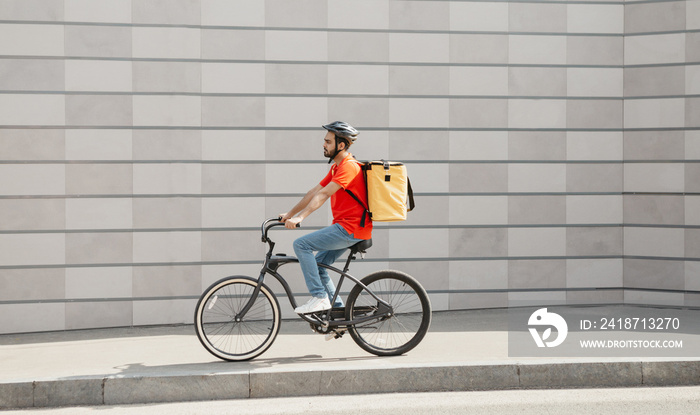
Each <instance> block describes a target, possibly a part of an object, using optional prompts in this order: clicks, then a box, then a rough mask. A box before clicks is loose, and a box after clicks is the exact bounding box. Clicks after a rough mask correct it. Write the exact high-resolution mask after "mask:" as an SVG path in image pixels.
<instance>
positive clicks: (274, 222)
mask: <svg viewBox="0 0 700 415" xmlns="http://www.w3.org/2000/svg"><path fill="white" fill-rule="evenodd" d="M281 219H282V217H281V216H278V217H276V218H270V219H267V220H265V221H264V222H263V223H262V226H261V227H260V232H261V233H262V241H263V242H269V239H268V238H267V232H268V231H269V230H270V229H272V228H274V227H275V226H284V222H280V220H281ZM296 227H297V228H300V227H301V224H300V223H297V226H296Z"/></svg>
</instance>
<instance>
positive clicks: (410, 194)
mask: <svg viewBox="0 0 700 415" xmlns="http://www.w3.org/2000/svg"><path fill="white" fill-rule="evenodd" d="M406 180H407V181H408V211H409V212H410V211H412V210H413V208H415V207H416V201H415V200H413V188H412V187H411V179H409V178H408V177H406Z"/></svg>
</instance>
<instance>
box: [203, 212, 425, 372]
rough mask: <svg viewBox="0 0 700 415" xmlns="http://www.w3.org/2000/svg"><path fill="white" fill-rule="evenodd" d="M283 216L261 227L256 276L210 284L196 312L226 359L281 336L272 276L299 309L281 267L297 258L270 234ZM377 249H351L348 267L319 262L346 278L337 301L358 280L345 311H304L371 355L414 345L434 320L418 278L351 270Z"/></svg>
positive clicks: (252, 352) (317, 327) (318, 326)
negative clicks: (264, 247) (262, 249)
mask: <svg viewBox="0 0 700 415" xmlns="http://www.w3.org/2000/svg"><path fill="white" fill-rule="evenodd" d="M279 220H280V218H275V219H267V220H265V221H264V222H263V223H262V225H261V228H260V229H261V233H262V242H263V243H267V244H268V246H269V249H268V251H267V254H266V255H265V262H264V264H263V267H262V269H261V270H260V275H259V277H258V279H257V280H256V279H254V278H250V277H247V276H230V277H226V278H223V279H221V280H219V281H217V282H215V283H214V284H212V285H211V286H210V287H209V288H207V289H206V290H205V291H204V293H202V295H201V297H200V298H199V301H198V302H197V306H196V308H195V314H194V322H195V330H196V332H197V337H198V338H199V341H200V342H201V343H202V345H203V346H204V348H205V349H207V351H209V352H210V353H211V354H213V355H214V356H216V357H218V358H220V359H223V360H228V361H243V360H250V359H254V358H255V357H258V356H260V355H261V354H263V353H264V352H265V351H267V350H268V349H269V348H270V346H271V345H272V343H273V342H274V341H275V338H276V337H277V333H278V332H279V329H280V324H281V312H280V305H279V302H278V301H277V297H276V296H275V294H274V293H273V292H272V290H270V289H269V288H268V286H267V285H265V282H264V281H265V277H266V276H267V275H270V276H272V277H273V278H275V279H276V280H277V281H279V282H280V284H281V285H282V287H283V288H284V291H285V293H286V295H287V297H288V298H289V301H290V303H291V305H292V307H293V308H296V307H297V303H296V300H295V298H294V294H293V293H292V291H291V289H290V287H289V284H288V283H287V281H286V280H285V279H284V277H283V276H282V275H281V274H280V273H279V272H278V271H279V269H280V268H281V267H282V266H284V265H287V264H292V263H298V262H299V260H298V259H297V258H295V257H293V256H287V255H285V254H273V251H274V248H275V242H273V241H272V240H271V239H270V238H269V237H268V232H269V231H270V229H272V228H274V227H276V226H284V223H282V222H280V221H279ZM371 246H372V240H371V239H368V240H366V241H362V242H359V243H357V244H355V245H353V246H351V247H350V254H349V255H348V258H347V260H346V262H345V266H344V268H343V269H342V270H341V269H338V268H335V267H333V266H330V265H325V264H319V265H320V266H322V267H324V268H325V269H327V270H328V271H331V272H334V273H336V274H338V275H340V278H339V281H338V284H337V286H336V291H335V294H334V295H333V298H332V299H331V304H334V303H335V300H336V298H337V297H338V296H339V295H340V289H341V287H342V285H343V282H344V281H345V280H346V279H349V280H351V281H352V282H354V283H355V285H354V286H353V288H352V289H351V290H350V293H349V294H348V296H347V301H346V305H345V307H344V308H332V309H331V310H326V311H321V312H317V313H312V314H303V315H299V316H300V317H301V318H302V319H303V320H305V321H307V322H308V323H309V324H310V325H311V328H312V330H313V331H315V332H317V333H320V334H325V335H329V336H333V337H336V338H338V337H340V336H342V335H343V334H344V333H345V332H346V331H347V332H349V333H350V336H351V337H352V339H353V340H354V341H355V343H357V345H358V346H360V347H361V348H362V349H364V350H365V351H367V352H369V353H372V354H375V355H377V356H396V355H401V354H404V353H406V352H408V351H410V350H412V349H413V348H414V347H416V346H417V345H418V344H419V343H420V342H421V340H423V338H424V337H425V335H426V333H427V332H428V328H429V327H430V321H431V318H432V310H431V305H430V299H429V298H428V294H427V292H426V291H425V289H424V288H423V287H422V286H421V284H420V283H419V282H418V281H416V280H415V279H414V278H413V277H411V276H410V275H408V274H406V273H403V272H400V271H394V270H386V271H378V272H374V273H371V274H369V275H367V276H366V277H364V278H363V279H362V280H360V279H358V278H356V277H354V276H352V275H350V274H349V273H348V270H349V269H350V263H351V262H352V261H353V260H355V259H356V256H357V254H360V255H361V256H363V257H364V254H365V253H366V252H367V249H369V248H370V247H371Z"/></svg>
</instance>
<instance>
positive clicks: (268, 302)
mask: <svg viewBox="0 0 700 415" xmlns="http://www.w3.org/2000/svg"><path fill="white" fill-rule="evenodd" d="M257 285H258V282H257V281H256V280H254V279H252V278H248V277H228V278H224V279H222V280H219V281H217V282H215V283H214V284H212V285H211V286H210V287H209V288H207V290H206V291H204V294H202V296H201V297H200V299H199V302H197V307H196V308H195V314H194V326H195V330H196V332H197V337H199V341H200V342H201V343H202V345H203V346H204V348H206V349H207V350H208V351H209V352H210V353H211V354H213V355H214V356H216V357H218V358H220V359H223V360H229V361H240V360H250V359H253V358H255V357H257V356H260V355H261V354H262V353H264V352H265V351H266V350H267V349H268V348H269V347H270V346H271V345H272V343H273V342H274V341H275V338H276V337H277V333H278V332H279V329H280V307H279V303H278V302H277V298H276V297H275V295H274V294H273V293H272V291H270V289H269V288H267V286H266V285H264V284H263V285H261V286H260V292H259V293H258V295H257V296H256V298H255V301H254V302H253V306H252V307H251V308H250V310H249V311H248V312H247V313H246V315H245V316H243V317H240V316H239V314H240V312H241V310H243V308H244V307H245V306H246V304H248V302H249V301H250V299H251V298H252V296H253V293H254V291H255V287H256V286H257Z"/></svg>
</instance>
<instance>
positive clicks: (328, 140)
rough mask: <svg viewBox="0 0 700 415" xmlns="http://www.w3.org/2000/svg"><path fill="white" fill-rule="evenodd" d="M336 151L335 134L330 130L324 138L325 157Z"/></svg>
mask: <svg viewBox="0 0 700 415" xmlns="http://www.w3.org/2000/svg"><path fill="white" fill-rule="evenodd" d="M334 151H335V134H333V133H332V132H330V131H328V132H326V136H325V137H324V138H323V157H330V156H331V154H333V152H334Z"/></svg>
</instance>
